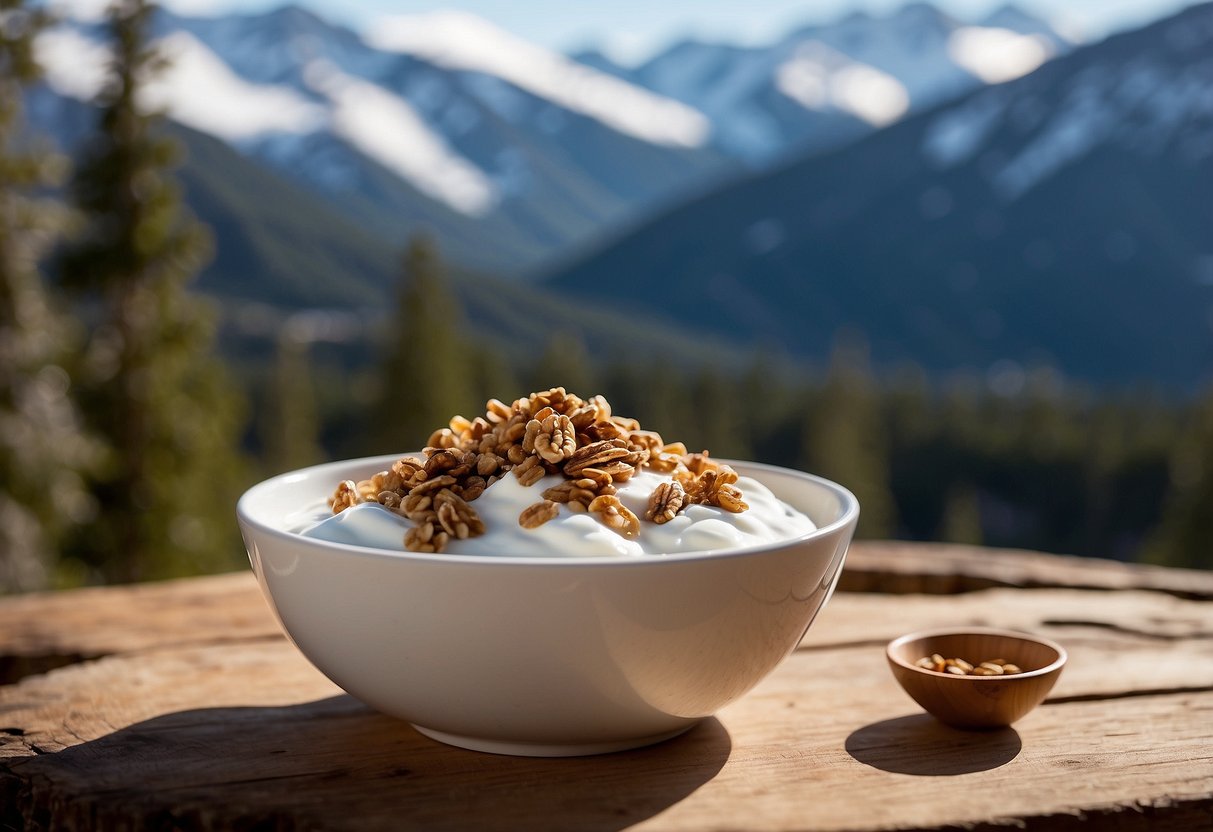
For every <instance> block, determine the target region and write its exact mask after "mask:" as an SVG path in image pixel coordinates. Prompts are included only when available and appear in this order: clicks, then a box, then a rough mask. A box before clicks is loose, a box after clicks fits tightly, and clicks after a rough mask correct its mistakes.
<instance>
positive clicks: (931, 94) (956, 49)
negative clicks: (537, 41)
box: [577, 3, 1072, 165]
mask: <svg viewBox="0 0 1213 832" xmlns="http://www.w3.org/2000/svg"><path fill="white" fill-rule="evenodd" d="M1071 46H1072V44H1071V43H1070V42H1069V41H1068V40H1067V39H1066V38H1064V37H1063V36H1062V35H1060V34H1059V33H1058V32H1056V31H1055V30H1054V29H1053V28H1052V27H1051V26H1050V25H1049V24H1048V23H1047V22H1046V21H1043V20H1040V19H1038V18H1035V17H1032V16H1031V15H1029V14H1027V13H1026V12H1023V11H1022V10H1020V9H1017V8H1015V7H1012V6H1006V7H1003V8H1001V9H998V10H997V11H995V12H993V13H991V14H990V15H989V16H987V17H986V18H984V19H982V20H980V21H977V22H974V23H964V22H961V21H959V20H957V19H955V18H953V17H950V16H948V15H946V14H944V13H943V12H941V11H939V10H938V9H936V8H935V7H933V6H931V5H928V4H926V3H912V4H910V5H906V6H903V7H901V8H899V9H897V10H895V11H893V12H891V13H890V14H889V15H887V16H883V17H874V16H872V15H870V14H867V13H864V12H857V13H854V14H851V15H849V16H847V17H844V18H842V19H841V20H838V21H836V22H834V23H830V24H824V25H814V26H808V27H805V28H802V29H799V30H796V31H793V32H791V33H790V34H788V35H787V36H785V37H783V38H781V39H779V40H778V41H776V42H775V43H773V44H770V45H768V46H763V47H739V46H735V45H729V44H716V43H705V42H701V41H694V40H688V41H684V42H681V43H678V44H676V45H674V46H673V47H671V48H670V49H668V50H666V51H664V52H662V53H660V54H659V55H657V56H655V57H654V58H652V59H650V60H649V61H647V62H646V63H644V64H643V65H641V66H639V67H636V68H634V69H628V68H624V67H622V66H619V65H618V64H616V63H614V62H612V61H611V60H610V59H609V58H607V57H606V56H604V55H603V54H602V53H601V52H597V51H594V50H592V49H591V50H586V51H584V52H582V53H579V54H578V55H577V58H578V59H579V60H581V61H583V62H584V63H586V64H587V65H591V66H594V67H595V68H597V69H599V70H601V71H603V72H612V73H614V74H616V75H617V76H619V77H620V78H624V79H626V80H628V81H630V82H632V83H635V84H638V85H641V86H643V87H646V88H648V89H650V90H653V91H654V92H657V93H660V94H661V95H663V96H668V97H669V98H673V99H676V100H678V101H682V102H684V103H686V104H688V105H690V106H692V107H694V108H695V109H696V110H698V111H700V112H702V113H704V114H705V115H706V116H707V117H708V118H709V119H711V122H712V126H713V133H712V141H713V143H714V144H715V145H716V146H717V147H719V148H720V149H721V150H722V151H724V152H726V153H728V154H729V155H731V156H734V157H736V158H739V159H742V160H744V161H746V162H748V163H750V164H757V165H762V164H766V163H770V162H771V161H772V160H775V159H777V158H779V157H781V156H783V155H786V154H787V153H788V152H789V151H805V150H824V149H827V148H830V147H836V146H839V145H841V144H842V143H845V141H847V140H851V139H854V138H856V137H857V136H859V135H862V134H864V133H867V132H871V131H872V130H874V129H877V128H880V127H884V126H886V125H888V124H890V123H892V122H894V121H896V120H898V119H900V118H902V117H904V116H905V115H906V114H907V113H909V112H912V111H916V110H920V109H923V108H925V107H928V106H931V105H934V104H937V103H939V102H941V101H943V100H945V99H947V98H949V97H952V96H955V95H958V94H960V93H963V92H965V91H967V90H970V89H974V88H976V87H978V86H981V85H983V84H990V83H1000V82H1003V81H1008V80H1011V79H1013V78H1017V77H1019V76H1021V75H1024V74H1026V73H1027V72H1030V71H1032V70H1034V69H1036V68H1037V67H1038V66H1040V65H1041V64H1042V63H1043V62H1045V61H1046V60H1049V59H1050V58H1052V57H1054V56H1056V55H1059V54H1062V53H1064V52H1066V51H1067V50H1068V49H1069V48H1071Z"/></svg>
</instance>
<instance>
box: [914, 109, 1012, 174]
mask: <svg viewBox="0 0 1213 832" xmlns="http://www.w3.org/2000/svg"><path fill="white" fill-rule="evenodd" d="M1003 106H1004V105H1003V102H1002V97H1001V96H1000V95H998V94H997V91H995V90H987V91H985V92H983V93H981V94H980V95H976V96H974V97H973V98H971V99H969V100H968V101H966V102H965V103H963V104H961V105H959V106H957V107H953V108H952V109H950V110H946V111H944V112H943V113H942V114H940V115H938V116H936V117H935V119H934V120H932V121H931V123H930V124H928V125H927V128H926V130H925V132H924V133H923V140H922V150H923V153H924V154H926V157H927V159H928V160H930V161H931V162H932V163H933V164H934V165H935V167H937V168H950V167H953V166H955V165H959V164H961V163H963V162H967V161H968V160H969V159H971V158H972V157H973V154H974V153H976V152H977V150H978V148H980V147H981V145H982V143H983V142H984V141H985V140H986V137H987V136H989V135H990V133H991V131H993V130H994V129H995V128H996V127H997V126H998V125H999V123H1000V122H1001V120H1002V116H1003Z"/></svg>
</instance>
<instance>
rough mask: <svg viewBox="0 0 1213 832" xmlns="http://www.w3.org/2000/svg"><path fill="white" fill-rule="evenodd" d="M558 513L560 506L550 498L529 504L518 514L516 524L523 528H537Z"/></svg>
mask: <svg viewBox="0 0 1213 832" xmlns="http://www.w3.org/2000/svg"><path fill="white" fill-rule="evenodd" d="M559 513H560V506H559V505H558V504H557V503H554V502H552V501H551V500H544V501H542V502H539V503H535V504H534V505H529V506H527V507H526V508H524V509H523V510H522V514H519V515H518V525H520V526H522V528H524V529H537V528H539V527H540V526H542V525H543V524H544V523H546V522H547V521H549V520H551V519H553V518H555V517H556V515H557V514H559Z"/></svg>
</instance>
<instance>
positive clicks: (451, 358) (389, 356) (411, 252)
mask: <svg viewBox="0 0 1213 832" xmlns="http://www.w3.org/2000/svg"><path fill="white" fill-rule="evenodd" d="M462 314H463V313H462V310H461V309H460V306H459V301H458V299H457V298H456V297H455V296H454V295H453V294H452V293H451V291H450V289H449V287H448V286H447V280H446V273H445V269H444V268H443V265H442V262H441V260H440V259H439V257H438V251H437V249H436V248H435V246H434V244H433V243H432V242H431V241H430V240H429V239H428V238H425V237H417V238H415V239H413V240H412V241H411V242H410V243H409V246H408V249H407V251H406V252H405V255H404V261H403V274H402V275H401V290H400V295H399V303H398V306H397V310H396V315H395V317H394V318H393V319H392V321H391V325H390V331H389V335H388V339H387V344H386V347H385V349H386V354H385V358H384V361H383V369H382V373H381V376H380V377H381V380H382V385H383V386H382V390H381V393H380V396H379V401H378V404H377V405H376V406H375V407H374V408H373V410H372V414H371V420H370V424H371V426H372V431H373V432H374V433H375V435H376V436H377V440H376V444H377V446H378V447H379V449H380V452H382V453H400V452H404V451H411V450H417V449H418V448H420V447H421V446H422V445H424V444H425V441H426V440H427V439H428V438H429V436H430V434H431V433H433V431H434V430H436V429H437V428H441V427H446V425H447V422H448V421H450V418H451V417H452V416H453V415H455V414H463V415H468V414H473V415H474V414H477V413H480V412H481V411H482V410H483V408H484V402H485V400H486V399H487V397H481V398H479V399H478V397H477V396H476V395H475V393H474V391H473V390H472V385H473V376H474V375H475V370H474V367H473V362H472V361H471V355H470V352H469V348H468V345H467V344H466V343H465V341H464V340H463V337H462V336H461V334H460V324H461V322H462Z"/></svg>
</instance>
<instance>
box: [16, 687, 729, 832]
mask: <svg viewBox="0 0 1213 832" xmlns="http://www.w3.org/2000/svg"><path fill="white" fill-rule="evenodd" d="M731 750H732V742H731V740H730V738H729V734H728V732H727V731H726V730H725V728H724V726H723V725H721V724H720V722H719V721H717V720H716V719H708V720H706V721H705V722H703V723H702V724H700V725H698V726H696V727H695V728H694V729H692V730H691V731H689V732H687V733H686V734H683V735H682V736H680V737H677V738H675V739H673V740H669V741H667V742H664V743H661V744H659V745H655V746H651V747H649V748H647V749H638V750H635V751H627V752H621V753H617V754H609V755H602V756H597V757H580V758H565V759H554V760H553V759H534V758H522V757H504V756H497V755H493V754H481V753H477V752H474V751H464V750H461V749H454V748H450V747H447V746H444V745H441V744H439V743H436V742H434V741H432V740H429V739H426V738H425V737H423V736H421V735H420V734H418V733H417V732H416V731H414V730H413V729H412V728H411V727H410V726H409V725H407V724H406V723H404V722H401V721H399V720H395V719H392V718H390V717H387V716H383V715H381V714H378V713H376V712H374V711H372V710H370V709H369V708H367V707H366V706H364V705H362V704H361V703H359V702H357V701H356V700H354V699H353V698H352V697H349V696H334V697H330V698H327V699H321V700H317V701H314V702H307V703H303V704H299V705H290V706H285V707H271V708H265V707H248V708H243V707H242V708H212V709H204V710H191V711H180V712H177V713H172V714H166V715H164V716H160V717H156V718H154V719H149V720H146V721H144V722H139V723H135V724H133V725H131V726H129V727H127V728H123V729H121V730H118V731H115V732H113V733H112V734H108V735H106V736H104V737H102V738H100V739H97V740H93V741H91V742H85V743H82V744H80V745H77V746H73V747H70V748H67V749H65V750H63V751H60V752H57V753H46V754H41V755H38V756H34V757H29V758H25V759H22V760H18V761H14V762H13V763H12V764H11V770H12V774H15V775H17V777H18V778H19V780H21V781H23V787H22V788H21V789H20V792H19V794H16V795H14V794H11V790H12V786H13V783H12V782H11V781H10V783H8V784H5V785H7V786H8V787H9V789H6V790H0V791H6V792H10V793H6V794H4V795H3V797H4V798H5V800H4V801H3V802H4V803H7V804H9V805H7V806H6V807H5V811H4V812H3V813H0V821H3V822H7V823H9V824H13V823H14V822H15V826H16V828H22V820H25V821H28V820H30V818H31V817H37V816H38V814H39V812H44V811H45V810H46V807H48V806H56V807H57V808H56V811H55V822H56V828H63V829H93V828H110V827H123V828H142V829H161V828H191V829H195V828H197V829H206V828H232V827H236V828H242V827H243V826H245V825H247V826H248V827H249V828H252V827H256V828H258V829H261V828H273V829H292V828H294V821H295V819H297V818H307V820H308V824H309V827H315V828H324V829H360V830H361V829H410V828H419V829H440V828H443V829H445V828H452V829H462V828H475V829H579V830H581V829H584V830H616V829H623V828H626V827H629V826H632V825H633V824H636V823H639V822H640V821H642V820H645V819H647V818H649V817H652V816H653V815H656V814H658V813H659V812H661V811H663V810H665V809H666V808H668V807H670V806H672V805H674V804H675V803H678V802H679V801H681V800H683V799H684V798H686V797H687V796H688V795H690V794H692V793H693V792H694V791H695V790H697V789H698V788H699V787H700V786H702V785H703V784H705V783H706V782H708V781H709V780H711V779H712V777H713V776H715V775H716V773H717V772H718V771H719V770H720V769H721V767H722V766H723V765H724V764H725V761H726V760H727V759H728V757H729V753H730V752H731ZM65 802H66V803H68V804H69V805H68V806H65V805H64V803H65Z"/></svg>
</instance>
